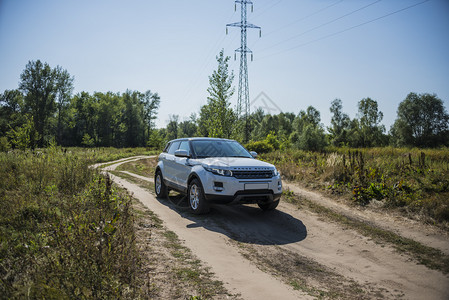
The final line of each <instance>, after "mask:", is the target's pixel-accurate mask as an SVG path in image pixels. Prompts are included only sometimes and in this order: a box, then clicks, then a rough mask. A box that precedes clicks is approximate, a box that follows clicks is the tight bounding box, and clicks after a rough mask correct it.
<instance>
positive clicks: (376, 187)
mask: <svg viewBox="0 0 449 300" xmlns="http://www.w3.org/2000/svg"><path fill="white" fill-rule="evenodd" d="M261 159H263V160H266V161H269V162H271V163H273V164H275V165H276V166H277V167H278V169H279V170H280V171H281V173H282V175H283V176H284V178H286V179H289V180H292V181H296V182H299V183H301V184H302V185H304V186H307V187H310V188H315V189H320V190H323V191H327V192H328V193H332V194H336V195H339V196H343V197H346V198H347V199H351V200H352V201H353V202H354V203H357V204H359V205H366V204H369V203H370V202H371V200H372V199H376V200H378V201H381V203H382V204H383V206H384V207H385V208H390V209H398V208H399V209H401V210H402V211H404V212H405V213H408V214H411V215H413V216H415V217H417V218H420V219H423V220H424V221H426V222H429V223H433V224H438V225H440V226H442V227H447V224H448V222H449V150H448V149H447V148H444V149H440V150H435V149H433V150H421V149H403V148H400V149H398V148H390V147H387V148H370V149H348V148H333V149H329V150H328V151H326V152H307V151H301V150H288V151H282V152H281V151H275V152H271V153H268V154H264V155H261Z"/></svg>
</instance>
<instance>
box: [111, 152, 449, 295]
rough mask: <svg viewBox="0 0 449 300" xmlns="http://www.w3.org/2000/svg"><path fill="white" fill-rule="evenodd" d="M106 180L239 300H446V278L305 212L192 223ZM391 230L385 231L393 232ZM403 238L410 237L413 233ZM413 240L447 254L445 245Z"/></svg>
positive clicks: (136, 190)
mask: <svg viewBox="0 0 449 300" xmlns="http://www.w3.org/2000/svg"><path fill="white" fill-rule="evenodd" d="M143 158H145V157H136V158H134V159H136V160H137V159H143ZM128 161H130V159H125V160H121V161H119V162H117V163H116V164H112V165H109V166H108V167H106V168H104V170H114V169H115V167H117V166H118V165H119V164H122V163H124V162H128ZM112 178H113V180H114V181H115V182H116V183H117V184H119V185H122V186H123V187H125V188H126V189H128V190H129V191H130V192H132V193H133V194H134V196H135V197H136V198H137V199H139V200H140V201H141V202H142V203H143V204H144V205H146V206H147V207H148V208H149V209H151V210H152V211H153V212H154V213H156V214H157V215H158V216H159V217H160V218H161V219H162V220H164V222H165V226H167V227H168V228H169V229H170V230H172V231H174V232H175V233H176V234H178V236H180V237H181V238H182V239H183V240H184V243H185V245H186V246H187V247H189V248H190V249H191V250H192V251H193V252H194V253H195V254H196V255H197V256H198V257H199V258H200V259H201V260H203V261H204V262H205V263H207V264H208V265H209V266H210V267H211V268H212V271H213V272H214V273H215V274H216V276H217V278H218V279H220V280H222V281H223V282H224V283H225V286H226V287H227V288H228V290H229V291H231V292H232V293H240V294H241V296H242V298H244V299H307V298H314V297H326V298H353V299H378V298H391V299H397V298H402V299H449V277H448V276H447V275H444V274H443V273H441V272H439V271H435V270H430V269H428V268H427V267H425V266H423V265H418V264H416V262H415V260H413V259H412V258H411V257H409V256H407V255H400V254H398V253H397V252H396V251H395V250H394V249H393V248H392V247H390V246H389V245H385V244H377V243H375V242H374V241H372V240H371V239H370V238H368V237H365V236H363V235H361V234H359V233H357V232H355V231H353V230H349V229H345V228H344V227H342V226H341V225H340V224H338V223H333V222H329V221H326V220H325V219H323V218H321V217H320V216H319V215H317V214H316V213H314V212H312V211H308V210H306V209H298V208H297V207H296V206H294V205H291V204H288V203H283V202H281V204H280V205H279V207H278V209H277V210H276V211H272V212H263V211H261V210H260V209H259V208H257V206H213V207H212V210H211V213H210V214H208V215H205V216H195V215H193V214H191V213H190V212H188V211H186V210H184V209H179V208H177V207H174V206H173V205H172V204H171V203H170V201H167V200H159V199H156V198H155V197H154V195H153V194H152V193H150V192H149V191H148V190H145V189H143V188H141V187H139V186H137V185H136V184H133V183H130V182H128V181H126V180H124V179H121V178H119V177H115V176H112ZM140 179H146V180H149V181H150V180H152V179H151V178H142V176H140ZM295 192H298V193H300V192H301V189H299V188H297V190H296V191H295ZM304 193H306V192H305V191H304ZM306 196H307V195H306ZM312 196H313V195H309V197H312ZM391 222H394V220H390V223H388V226H394V225H392V223H391ZM397 226H398V228H400V227H401V226H403V224H398V225H397ZM404 230H405V228H404ZM406 232H409V233H410V232H412V233H413V228H412V229H409V230H408V231H406ZM412 233H410V236H412V237H413V234H412ZM415 233H416V234H417V232H415ZM416 236H418V238H422V241H421V242H423V241H424V242H425V241H426V238H427V239H429V243H432V241H434V240H436V241H435V245H437V247H438V248H441V249H442V250H443V249H444V250H446V249H447V248H448V243H449V241H448V240H447V238H446V237H443V238H436V239H432V237H429V236H426V235H424V234H422V233H421V234H417V235H416ZM444 250H443V251H444ZM312 296H314V297H312Z"/></svg>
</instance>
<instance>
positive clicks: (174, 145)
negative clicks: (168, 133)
mask: <svg viewBox="0 0 449 300" xmlns="http://www.w3.org/2000/svg"><path fill="white" fill-rule="evenodd" d="M180 143H181V142H173V143H172V144H171V145H170V148H169V149H168V154H171V155H175V151H176V150H178V147H179V144H180Z"/></svg>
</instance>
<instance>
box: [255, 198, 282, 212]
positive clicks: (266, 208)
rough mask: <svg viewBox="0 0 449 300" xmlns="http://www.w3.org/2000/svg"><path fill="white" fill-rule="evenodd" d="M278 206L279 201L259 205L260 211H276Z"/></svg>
mask: <svg viewBox="0 0 449 300" xmlns="http://www.w3.org/2000/svg"><path fill="white" fill-rule="evenodd" d="M278 204H279V200H277V201H273V202H270V203H257V205H259V207H260V209H262V210H263V211H269V210H274V209H276V207H277V206H278Z"/></svg>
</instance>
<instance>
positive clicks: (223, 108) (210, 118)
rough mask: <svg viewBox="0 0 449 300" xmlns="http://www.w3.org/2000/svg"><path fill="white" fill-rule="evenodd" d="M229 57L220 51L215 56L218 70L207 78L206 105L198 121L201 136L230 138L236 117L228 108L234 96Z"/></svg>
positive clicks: (202, 108) (232, 74)
mask: <svg viewBox="0 0 449 300" xmlns="http://www.w3.org/2000/svg"><path fill="white" fill-rule="evenodd" d="M229 58H230V57H229V56H227V57H225V56H224V50H221V51H220V53H219V55H218V56H217V62H218V68H217V70H215V71H214V72H213V73H212V75H211V76H209V88H208V89H207V92H208V93H209V97H207V100H208V102H207V104H206V105H204V106H202V107H201V111H200V117H199V121H198V125H199V132H200V134H201V135H204V136H210V137H223V138H231V137H232V135H233V129H234V126H235V122H236V120H237V116H236V114H235V112H234V111H233V110H232V108H231V107H230V105H231V104H230V102H229V100H230V98H231V97H232V95H233V94H234V88H233V87H232V81H233V80H234V73H233V72H231V74H229V71H228V61H229Z"/></svg>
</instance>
